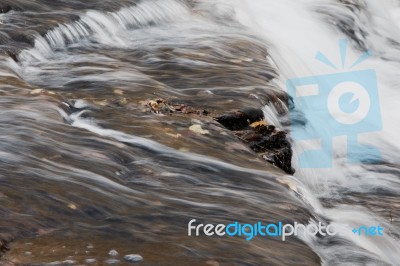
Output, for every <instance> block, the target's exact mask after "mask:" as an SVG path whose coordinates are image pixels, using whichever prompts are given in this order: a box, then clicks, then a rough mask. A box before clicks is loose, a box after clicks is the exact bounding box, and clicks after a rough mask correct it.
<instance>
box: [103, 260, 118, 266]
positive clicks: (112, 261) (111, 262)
mask: <svg viewBox="0 0 400 266" xmlns="http://www.w3.org/2000/svg"><path fill="white" fill-rule="evenodd" d="M120 262H121V261H120V260H117V259H108V260H106V261H105V263H106V264H108V265H116V264H119V263H120Z"/></svg>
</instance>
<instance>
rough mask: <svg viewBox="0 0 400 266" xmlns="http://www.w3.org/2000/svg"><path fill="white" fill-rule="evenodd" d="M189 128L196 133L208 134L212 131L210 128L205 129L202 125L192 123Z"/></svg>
mask: <svg viewBox="0 0 400 266" xmlns="http://www.w3.org/2000/svg"><path fill="white" fill-rule="evenodd" d="M189 130H190V131H192V132H194V133H198V134H201V135H206V134H210V131H208V130H204V129H203V128H202V127H201V125H192V126H191V127H189Z"/></svg>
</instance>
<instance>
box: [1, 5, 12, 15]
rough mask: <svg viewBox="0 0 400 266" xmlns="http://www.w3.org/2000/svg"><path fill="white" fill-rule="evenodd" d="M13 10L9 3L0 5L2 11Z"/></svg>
mask: <svg viewBox="0 0 400 266" xmlns="http://www.w3.org/2000/svg"><path fill="white" fill-rule="evenodd" d="M11 10H12V7H11V6H9V5H2V6H0V13H8V12H10V11H11Z"/></svg>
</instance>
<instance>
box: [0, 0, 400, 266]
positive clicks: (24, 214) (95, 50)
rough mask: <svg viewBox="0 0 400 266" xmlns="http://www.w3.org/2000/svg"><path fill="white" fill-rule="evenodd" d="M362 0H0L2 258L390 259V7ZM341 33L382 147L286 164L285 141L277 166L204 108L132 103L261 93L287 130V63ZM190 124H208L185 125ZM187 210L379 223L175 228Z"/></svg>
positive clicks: (210, 105)
mask: <svg viewBox="0 0 400 266" xmlns="http://www.w3.org/2000/svg"><path fill="white" fill-rule="evenodd" d="M362 3H364V4H362V5H360V6H357V5H356V6H355V5H353V4H352V2H351V1H327V0H324V1H306V0H302V1H289V0H283V1H279V2H278V1H258V0H251V1H220V2H218V1H178V0H143V1H118V3H115V2H114V1H101V3H100V2H99V1H89V2H85V1H78V0H76V1H68V2H64V1H61V0H60V1H45V0H38V1H31V2H27V1H23V0H16V1H2V3H1V4H0V9H2V10H7V9H11V11H9V12H7V13H3V14H0V51H1V54H2V55H1V56H0V64H1V67H0V102H1V104H0V169H1V172H0V182H1V186H0V199H1V203H2V204H1V205H0V213H1V214H2V219H1V221H0V239H2V240H6V241H7V242H9V244H8V247H9V249H10V250H9V251H8V252H5V254H4V256H3V257H2V259H3V262H2V263H4V264H5V265H7V264H11V265H13V264H15V265H45V264H46V263H53V264H57V263H58V264H59V265H63V264H67V263H69V262H71V261H74V263H75V264H77V265H84V264H89V263H88V262H87V261H86V260H87V259H95V260H96V262H95V264H97V265H104V264H106V263H112V261H109V260H110V259H116V260H119V261H120V262H119V263H120V264H121V265H124V264H126V262H124V260H123V256H124V255H127V254H140V255H141V256H142V257H143V258H144V260H143V261H142V262H141V263H140V264H141V265H314V264H315V265H318V264H322V265H396V264H398V262H399V261H400V258H399V255H398V254H399V251H400V244H399V240H398V237H399V235H398V234H399V230H398V229H399V226H400V225H399V220H398V219H399V218H398V217H399V215H400V210H399V207H400V198H399V191H400V190H399V188H400V183H399V176H400V175H399V161H398V156H397V153H398V151H399V148H400V146H399V144H398V142H397V141H396V140H397V134H396V133H397V132H398V129H399V126H398V125H397V124H396V123H393V121H396V116H397V112H396V110H397V109H398V107H397V104H396V103H397V98H396V97H397V93H396V90H397V87H398V86H399V83H398V82H397V81H396V78H395V73H397V70H398V69H397V68H398V67H399V66H398V59H399V47H398V45H397V43H400V40H399V42H397V39H396V38H397V37H396V36H397V35H396V33H397V32H398V31H399V29H398V28H397V26H393V25H394V23H395V22H396V21H399V20H398V16H397V13H398V12H397V11H398V10H399V9H398V7H397V3H394V2H391V1H387V2H384V4H382V5H381V6H376V4H375V3H374V2H373V1H365V2H362ZM6 7H7V8H6ZM8 7H9V8H8ZM389 13H390V14H389ZM369 17H373V18H374V19H368V18H369ZM366 33H368V34H366ZM399 36H400V35H399ZM345 37H346V38H348V39H349V40H350V44H349V48H350V50H349V51H348V55H349V56H350V57H351V58H353V57H354V58H357V56H358V55H359V54H362V53H363V52H364V51H365V50H366V49H371V50H372V51H373V53H374V56H373V57H372V58H370V59H369V60H368V61H367V62H366V64H367V65H368V67H370V68H374V69H375V70H376V72H377V74H378V79H379V84H380V87H379V89H380V101H381V104H380V105H381V107H382V117H383V120H384V121H383V124H384V125H383V130H382V132H380V133H379V134H376V135H373V136H372V137H371V136H369V137H368V136H367V138H366V139H367V141H369V142H370V143H372V144H374V145H375V146H377V147H379V148H380V149H381V151H382V155H383V159H384V160H383V162H382V163H380V164H376V165H348V164H346V163H345V157H344V156H345V151H344V150H343V149H342V148H341V147H342V144H341V143H340V142H339V144H338V145H336V148H335V163H334V167H333V169H330V170H310V169H301V168H300V167H299V166H298V165H297V164H296V162H297V160H296V159H297V157H296V156H297V155H298V154H299V153H300V151H301V149H302V148H303V147H301V146H299V145H296V144H293V145H294V146H293V147H294V152H295V154H296V156H294V158H293V164H294V166H295V168H296V173H295V175H294V177H292V176H288V175H287V174H285V173H284V172H283V171H281V170H280V169H278V168H276V167H275V166H273V165H270V164H268V163H267V162H265V161H264V160H262V159H261V158H260V157H258V156H257V155H256V154H254V153H253V152H252V151H251V150H250V148H248V147H247V146H245V145H244V144H242V143H241V142H240V141H238V139H237V138H236V137H235V136H234V135H233V133H232V132H231V131H229V130H227V129H225V128H224V127H223V126H221V125H220V124H218V123H217V122H216V121H214V120H213V119H212V118H210V117H208V116H202V115H184V114H173V115H162V114H154V113H152V112H150V110H149V108H147V107H146V106H145V104H144V103H145V102H146V101H148V100H151V99H157V98H162V99H167V100H168V101H171V102H174V103H179V104H187V105H189V106H193V107H195V108H199V109H205V110H208V111H210V112H212V113H213V114H214V113H215V114H222V113H225V112H229V111H232V110H236V109H240V108H245V107H259V108H264V113H265V116H266V120H267V122H269V123H272V124H274V125H275V126H277V127H280V128H284V129H287V130H289V131H290V130H291V128H290V127H288V123H287V120H288V117H287V114H285V111H284V110H285V108H283V111H282V110H281V109H282V108H279V107H282V106H281V105H282V103H283V101H282V100H283V99H284V98H285V97H284V96H283V93H282V92H283V91H284V90H285V87H284V86H285V85H284V84H285V80H286V79H287V78H291V77H294V76H304V75H310V74H321V73H324V72H326V71H327V69H325V68H323V67H321V64H320V63H318V62H317V61H316V60H315V59H314V56H315V53H316V52H317V51H319V50H321V51H323V52H325V53H327V54H336V53H337V49H338V48H337V40H338V39H340V38H345ZM281 99H282V100H281ZM277 110H281V112H278V111H277ZM195 124H201V126H202V128H204V129H206V130H208V132H209V133H208V134H205V135H201V134H196V133H195V132H192V131H191V130H189V128H190V126H192V125H195ZM307 126H311V127H312V126H314V125H312V124H311V125H310V124H307ZM339 141H340V140H339ZM191 219H197V220H198V221H201V222H204V223H229V222H232V221H236V220H238V221H241V222H244V223H253V222H257V221H259V220H263V221H270V222H276V221H287V222H293V221H298V222H304V223H305V222H308V221H310V220H314V221H331V222H333V223H338V224H350V226H355V225H360V224H371V225H372V224H375V223H380V224H382V225H383V226H384V227H385V228H386V229H387V232H388V233H387V234H385V236H384V237H382V238H379V239H373V238H368V237H364V238H357V237H354V236H351V235H349V236H344V237H343V236H342V237H333V238H320V237H315V238H306V237H299V238H290V239H288V241H286V242H282V241H279V240H277V239H273V238H256V239H254V240H252V241H246V240H245V239H242V238H214V237H213V238H207V237H188V236H187V224H188V222H189V221H190V220H191ZM113 249H115V250H117V251H118V253H119V254H118V256H116V257H115V258H113V257H112V256H110V255H108V252H109V251H110V250H113ZM115 263H117V262H115ZM216 263H218V264H216Z"/></svg>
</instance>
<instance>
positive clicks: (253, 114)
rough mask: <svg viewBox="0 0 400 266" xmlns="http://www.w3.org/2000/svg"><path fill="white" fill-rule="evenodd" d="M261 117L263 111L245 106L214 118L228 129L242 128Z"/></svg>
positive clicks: (259, 119)
mask: <svg viewBox="0 0 400 266" xmlns="http://www.w3.org/2000/svg"><path fill="white" fill-rule="evenodd" d="M263 119H264V113H263V111H262V110H261V109H257V108H246V109H243V110H240V111H236V112H233V113H229V114H225V115H222V116H220V117H216V118H215V120H217V122H218V123H220V124H221V125H223V126H224V127H226V128H227V129H229V130H243V129H246V128H247V127H249V126H250V125H251V124H253V123H254V122H258V121H261V120H263Z"/></svg>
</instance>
